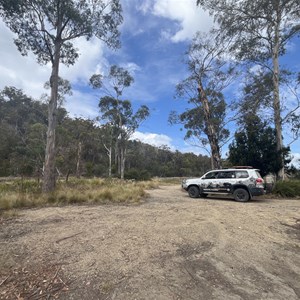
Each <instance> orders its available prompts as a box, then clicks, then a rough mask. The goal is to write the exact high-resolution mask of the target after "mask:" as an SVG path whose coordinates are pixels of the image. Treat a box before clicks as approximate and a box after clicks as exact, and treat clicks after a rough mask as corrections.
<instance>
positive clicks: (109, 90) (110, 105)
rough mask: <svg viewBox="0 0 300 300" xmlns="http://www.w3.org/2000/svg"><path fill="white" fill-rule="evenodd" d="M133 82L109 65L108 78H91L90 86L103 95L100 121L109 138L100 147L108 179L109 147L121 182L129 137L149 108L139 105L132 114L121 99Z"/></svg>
mask: <svg viewBox="0 0 300 300" xmlns="http://www.w3.org/2000/svg"><path fill="white" fill-rule="evenodd" d="M133 81H134V78H133V77H132V76H131V75H130V73H129V72H128V70H126V69H124V68H122V67H119V66H116V65H113V66H111V68H110V71H109V74H108V76H103V75H101V74H95V75H93V76H92V77H91V79H90V83H91V85H92V87H94V88H100V89H102V91H103V92H104V93H105V94H106V95H105V96H103V97H101V98H100V101H99V108H100V113H101V116H100V120H101V121H103V122H105V124H106V125H105V127H106V129H108V131H106V132H107V133H109V134H110V135H111V136H110V138H109V139H108V140H109V144H107V143H104V147H105V148H106V150H107V153H108V157H109V175H111V155H112V145H113V143H114V144H115V155H116V159H117V162H118V166H119V173H120V177H121V178H122V179H124V171H125V161H126V154H127V146H128V141H129V139H130V137H131V136H132V135H133V133H134V132H135V131H136V129H137V128H138V127H139V125H140V124H141V123H142V122H143V121H144V120H145V119H146V118H147V117H148V116H149V114H150V113H149V108H148V107H147V106H146V105H141V106H140V107H139V109H138V110H137V111H136V112H134V111H133V108H132V104H131V102H130V101H129V100H123V99H121V97H122V95H123V91H124V89H125V88H127V87H129V86H130V85H131V84H132V83H133Z"/></svg>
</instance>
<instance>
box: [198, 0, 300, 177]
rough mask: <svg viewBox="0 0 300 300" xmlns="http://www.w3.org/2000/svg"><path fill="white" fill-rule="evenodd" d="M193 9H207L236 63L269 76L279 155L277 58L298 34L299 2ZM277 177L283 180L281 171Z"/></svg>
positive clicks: (248, 0) (246, 0) (263, 0)
mask: <svg viewBox="0 0 300 300" xmlns="http://www.w3.org/2000/svg"><path fill="white" fill-rule="evenodd" d="M197 5H201V6H202V7H203V8H204V9H207V10H208V11H209V12H210V13H211V14H212V15H213V16H214V17H215V20H216V21H217V22H218V23H219V25H220V27H221V29H222V30H225V31H226V33H227V36H229V37H231V38H233V40H234V43H233V46H232V48H231V52H232V53H233V54H234V55H235V56H236V57H237V58H238V59H241V60H246V61H250V62H255V63H257V64H260V65H261V66H263V67H265V68H267V69H269V70H270V71H271V72H272V84H273V89H272V90H273V99H272V102H273V103H272V109H273V120H274V125H275V129H276V145H277V151H278V152H282V149H283V140H282V115H281V110H282V102H281V98H280V89H279V79H280V69H281V67H280V64H279V57H280V56H282V55H284V54H285V53H286V50H287V44H288V42H289V41H290V40H291V39H292V38H294V37H296V36H297V34H298V33H299V32H300V6H299V0H273V1H270V0H243V1H235V0H224V1H219V0H197ZM282 160H283V158H282ZM277 175H278V177H279V178H283V177H284V169H283V168H282V169H281V170H279V171H278V173H277Z"/></svg>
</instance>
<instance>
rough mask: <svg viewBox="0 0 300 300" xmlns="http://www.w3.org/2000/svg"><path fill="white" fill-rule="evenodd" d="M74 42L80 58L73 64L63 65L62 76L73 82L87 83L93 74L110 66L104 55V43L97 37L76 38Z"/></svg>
mask: <svg viewBox="0 0 300 300" xmlns="http://www.w3.org/2000/svg"><path fill="white" fill-rule="evenodd" d="M73 44H74V47H75V48H77V49H78V52H79V58H78V60H77V61H76V62H75V64H74V65H72V66H69V67H67V66H65V65H61V67H60V70H61V71H60V76H61V77H63V78H64V79H68V80H69V81H71V82H72V83H73V84H81V85H86V84H88V80H89V78H90V77H91V76H92V75H93V74H95V73H103V72H104V70H105V69H106V68H107V67H108V62H107V60H106V59H104V57H103V56H104V45H103V43H102V42H101V41H100V40H98V39H96V38H93V39H91V40H89V41H87V40H86V39H85V38H83V37H81V38H78V39H76V40H74V42H73Z"/></svg>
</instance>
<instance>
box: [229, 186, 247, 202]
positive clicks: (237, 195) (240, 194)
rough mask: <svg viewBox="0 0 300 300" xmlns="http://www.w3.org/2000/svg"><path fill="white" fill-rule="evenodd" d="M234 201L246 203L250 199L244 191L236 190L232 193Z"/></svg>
mask: <svg viewBox="0 0 300 300" xmlns="http://www.w3.org/2000/svg"><path fill="white" fill-rule="evenodd" d="M233 197H234V200H235V201H239V202H247V201H248V200H249V199H250V195H249V193H248V191H247V190H245V189H236V190H235V191H234V193H233Z"/></svg>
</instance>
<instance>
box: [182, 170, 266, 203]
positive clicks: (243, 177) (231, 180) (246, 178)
mask: <svg viewBox="0 0 300 300" xmlns="http://www.w3.org/2000/svg"><path fill="white" fill-rule="evenodd" d="M182 188H183V189H185V190H186V191H188V193H189V196H190V197H192V198H198V197H206V196H207V195H208V194H232V195H233V197H234V199H235V200H236V201H240V202H246V201H248V200H249V199H251V198H252V197H253V196H259V195H263V194H264V193H265V191H264V180H263V179H262V178H261V176H260V174H259V170H257V169H253V168H251V167H233V168H232V169H222V170H212V171H209V172H207V173H206V174H204V175H203V176H202V177H200V178H192V179H185V180H183V181H182Z"/></svg>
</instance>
